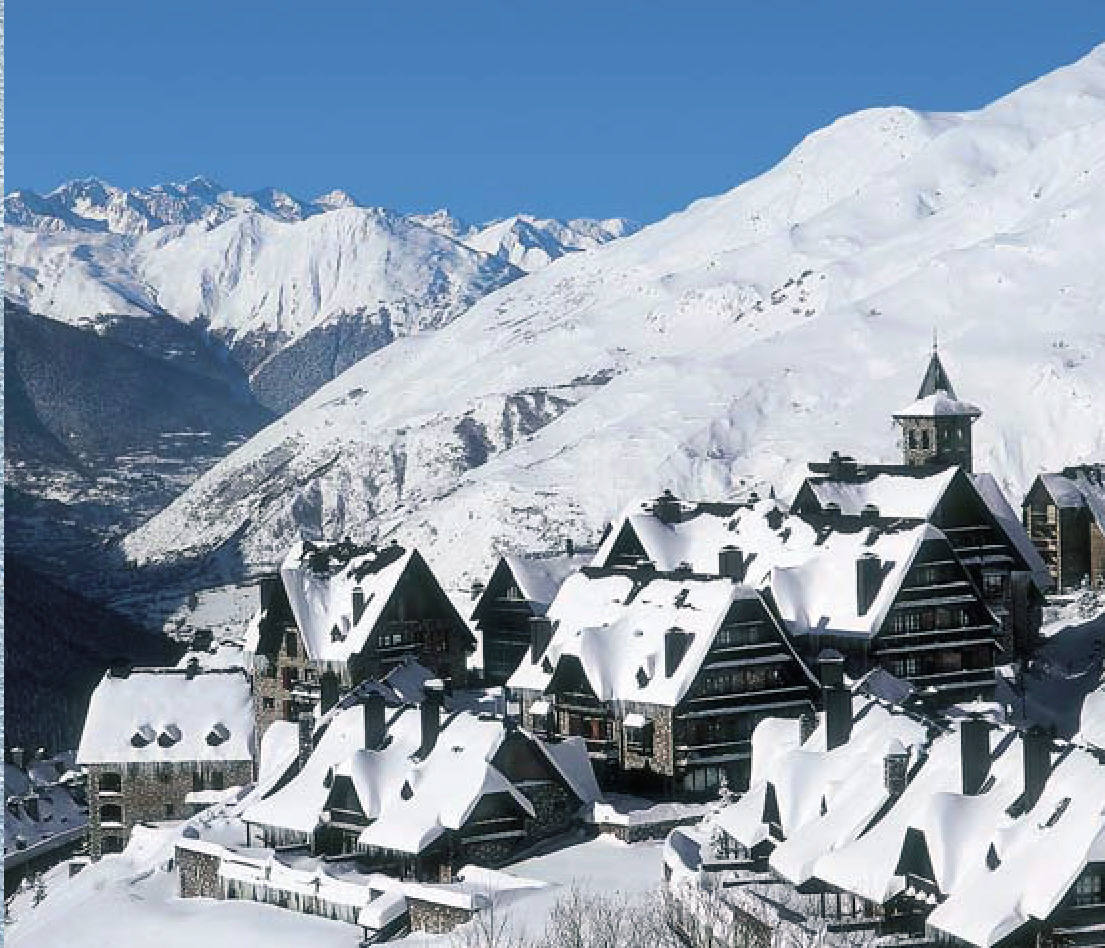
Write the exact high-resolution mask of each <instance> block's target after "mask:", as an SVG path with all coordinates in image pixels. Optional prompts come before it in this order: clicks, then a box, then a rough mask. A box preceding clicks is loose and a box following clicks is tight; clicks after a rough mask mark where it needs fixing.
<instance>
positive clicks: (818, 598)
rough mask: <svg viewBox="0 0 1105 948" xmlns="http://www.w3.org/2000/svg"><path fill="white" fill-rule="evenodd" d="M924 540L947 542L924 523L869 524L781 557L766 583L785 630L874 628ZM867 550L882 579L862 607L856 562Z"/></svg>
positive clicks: (860, 631) (862, 632)
mask: <svg viewBox="0 0 1105 948" xmlns="http://www.w3.org/2000/svg"><path fill="white" fill-rule="evenodd" d="M926 540H944V541H945V542H947V538H946V537H945V536H944V534H943V533H942V532H941V531H940V530H938V529H937V528H936V527H934V526H932V525H931V524H928V523H925V524H919V525H917V526H915V527H911V528H909V529H905V530H897V531H892V532H877V533H875V534H874V535H873V532H872V531H868V530H858V531H856V532H852V533H846V532H843V531H837V532H832V533H829V534H828V535H827V537H826V538H825V540H824V541H823V542H822V543H820V544H818V545H815V546H813V547H810V548H809V549H808V550H807V551H805V553H804V554H801V555H800V556H798V557H796V558H795V559H793V560H791V561H790V562H786V561H784V562H781V563H780V564H779V565H777V566H776V567H775V568H774V569H773V570H772V572H771V579H770V584H771V591H772V593H773V595H774V597H775V603H776V605H777V606H778V610H779V614H780V616H781V617H782V619H783V623H784V625H785V626H786V629H787V631H788V632H790V633H791V634H792V635H809V634H815V633H831V634H836V635H856V636H868V637H869V636H872V635H875V634H877V633H878V631H879V630H880V629H881V628H882V624H883V621H884V620H885V619H886V614H887V612H888V611H889V610H890V607H891V605H892V604H893V603H894V600H895V598H896V597H897V595H898V590H899V589H900V588H901V585H902V583H903V582H904V581H905V577H906V573H908V572H909V567H910V565H911V564H912V563H913V560H914V558H915V557H916V555H917V552H918V550H919V549H920V547H921V544H922V543H924V542H925V541H926ZM868 554H871V555H874V556H877V557H878V558H879V560H880V565H881V570H882V580H881V583H880V585H879V588H878V592H877V593H876V594H875V598H874V600H873V601H872V603H871V604H870V606H869V608H868V609H867V610H866V611H865V612H863V613H860V611H859V602H858V598H857V595H856V562H857V561H858V560H859V559H860V558H861V557H863V556H865V555H868Z"/></svg>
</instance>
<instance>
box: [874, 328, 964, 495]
mask: <svg viewBox="0 0 1105 948" xmlns="http://www.w3.org/2000/svg"><path fill="white" fill-rule="evenodd" d="M981 415H982V412H981V411H980V410H979V409H978V408H976V407H975V406H974V405H971V404H968V403H967V402H962V401H960V400H959V399H958V398H957V397H956V394H955V389H954V388H953V387H952V383H951V379H949V378H948V373H947V372H946V371H945V370H944V366H943V364H942V363H941V361H940V356H939V354H938V353H937V351H936V346H935V345H933V347H932V356H931V357H930V359H929V364H928V368H927V369H926V370H925V377H924V378H923V379H922V380H921V388H920V389H919V390H918V392H917V398H916V399H915V400H914V401H913V402H912V403H911V404H909V405H907V406H906V407H905V408H903V409H901V410H900V411H897V412H895V413H894V420H895V421H896V422H897V423H898V424H899V425H900V426H901V428H902V450H903V453H904V456H905V457H904V460H905V463H906V464H907V465H908V466H909V467H921V468H930V467H949V466H950V467H961V468H963V470H965V471H967V472H968V473H970V472H971V470H972V464H973V458H972V451H971V425H973V424H974V423H975V422H976V421H977V420H978V419H979V417H980V416H981Z"/></svg>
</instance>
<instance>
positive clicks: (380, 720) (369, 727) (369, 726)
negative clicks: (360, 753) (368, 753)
mask: <svg viewBox="0 0 1105 948" xmlns="http://www.w3.org/2000/svg"><path fill="white" fill-rule="evenodd" d="M362 713H363V714H364V746H365V750H376V749H377V748H379V746H380V745H381V744H383V743H384V696H383V695H382V694H380V692H378V691H370V692H369V693H368V694H366V695H365V696H364V704H363V706H362Z"/></svg>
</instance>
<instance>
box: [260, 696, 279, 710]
mask: <svg viewBox="0 0 1105 948" xmlns="http://www.w3.org/2000/svg"><path fill="white" fill-rule="evenodd" d="M261 707H262V708H263V709H264V710H265V711H271V710H272V709H273V708H275V707H276V702H275V701H274V700H273V699H272V698H269V697H264V698H262V699H261Z"/></svg>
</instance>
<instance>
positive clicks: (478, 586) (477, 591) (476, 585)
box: [469, 579, 487, 602]
mask: <svg viewBox="0 0 1105 948" xmlns="http://www.w3.org/2000/svg"><path fill="white" fill-rule="evenodd" d="M486 588H487V587H486V586H484V584H483V583H481V582H480V581H479V580H478V579H473V580H472V589H471V592H470V594H469V595H470V596H471V598H472V602H475V601H476V600H477V599H479V598H480V596H482V595H483V591H484V589H486Z"/></svg>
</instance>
